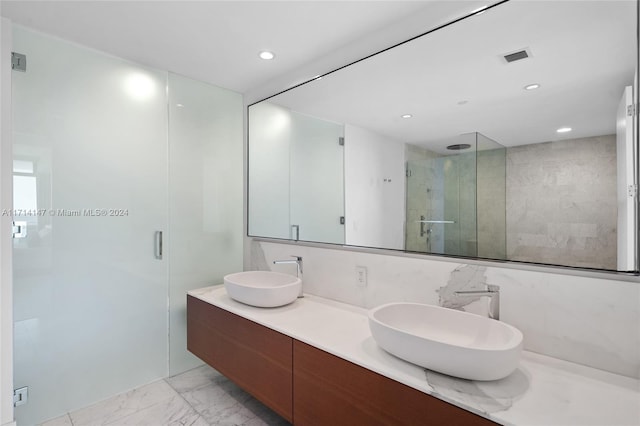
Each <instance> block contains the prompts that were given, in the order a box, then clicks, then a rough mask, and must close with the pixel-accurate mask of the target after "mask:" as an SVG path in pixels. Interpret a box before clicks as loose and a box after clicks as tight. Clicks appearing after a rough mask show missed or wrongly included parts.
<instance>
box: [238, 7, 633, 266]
mask: <svg viewBox="0 0 640 426" xmlns="http://www.w3.org/2000/svg"><path fill="white" fill-rule="evenodd" d="M637 8H638V4H637V2H636V1H609V0H603V1H545V2H540V1H520V0H510V1H506V2H501V3H499V4H495V5H493V6H490V7H489V8H487V9H485V10H483V11H481V12H480V13H476V14H474V15H472V16H468V17H466V18H464V19H461V20H458V21H457V22H455V23H452V24H449V25H444V26H442V27H441V28H438V29H436V30H434V31H430V32H428V33H426V34H424V35H422V36H420V37H417V38H414V39H412V40H410V41H407V42H405V43H402V44H400V45H398V46H395V47H394V48H392V49H388V50H386V51H384V52H381V53H379V54H377V55H374V56H372V57H369V58H367V59H364V60H362V61H358V62H356V63H354V64H352V65H349V66H347V67H344V68H341V69H339V70H337V71H334V72H332V73H329V74H326V75H324V76H322V77H318V78H316V79H314V80H312V81H310V82H308V83H306V84H303V85H300V86H298V87H295V88H293V89H290V90H288V91H285V92H283V93H280V94H278V95H276V96H273V97H270V98H268V99H266V100H264V101H261V102H258V103H255V104H253V105H251V106H250V107H249V176H248V178H249V180H248V186H249V199H248V235H249V236H255V237H266V238H280V239H290V240H300V241H312V242H322V243H334V244H340V245H349V246H360V247H373V248H384V249H395V250H404V251H408V252H422V253H433V254H441V255H450V256H462V257H471V258H483V259H499V260H507V261H517V262H530V263H538V264H548V265H562V266H569V267H578V268H594V269H601V270H611V271H625V272H637V271H638V263H637V262H638V256H637V240H638V220H637V216H638V207H637V206H638V198H637V194H636V192H637V191H636V188H637V180H638V172H637V162H638V113H637V102H638V101H637V94H638V84H637V81H638V69H637V68H638V30H637V26H638V12H637ZM633 105H636V107H635V111H634V107H633Z"/></svg>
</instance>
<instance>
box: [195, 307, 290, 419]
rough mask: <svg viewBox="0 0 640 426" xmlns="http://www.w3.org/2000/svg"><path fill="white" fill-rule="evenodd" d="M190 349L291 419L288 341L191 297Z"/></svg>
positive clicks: (258, 325) (262, 327)
mask: <svg viewBox="0 0 640 426" xmlns="http://www.w3.org/2000/svg"><path fill="white" fill-rule="evenodd" d="M187 349H188V350H189V351H190V352H192V353H193V354H195V355H196V356H197V357H199V358H200V359H202V360H203V361H204V362H206V363H207V364H209V365H210V366H212V367H213V368H215V369H216V370H218V371H219V372H220V373H222V374H223V375H225V376H227V377H228V378H229V379H231V380H233V381H234V382H235V383H236V384H237V385H238V386H240V387H241V388H243V389H244V390H246V391H247V392H249V393H250V394H252V395H253V396H254V397H256V398H257V399H258V400H260V401H261V402H263V403H264V404H265V405H267V406H269V407H270V408H271V409H273V410H274V411H275V412H277V413H278V414H280V415H281V416H283V417H284V418H285V419H287V420H289V421H292V419H293V389H292V383H293V374H292V363H293V360H292V356H293V340H292V339H291V338H290V337H288V336H285V335H283V334H281V333H278V332H277V331H274V330H271V329H270V328H267V327H264V326H262V325H260V324H256V323H255V322H253V321H249V320H247V319H245V318H242V317H240V316H238V315H235V314H232V313H230V312H228V311H225V310H224V309H220V308H218V307H216V306H213V305H211V304H209V303H206V302H203V301H202V300H199V299H197V298H195V297H193V296H187Z"/></svg>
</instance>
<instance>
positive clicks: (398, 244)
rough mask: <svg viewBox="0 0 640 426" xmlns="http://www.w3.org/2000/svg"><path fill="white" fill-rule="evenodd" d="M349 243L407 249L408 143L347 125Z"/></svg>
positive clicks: (346, 160) (347, 228) (347, 215)
mask: <svg viewBox="0 0 640 426" xmlns="http://www.w3.org/2000/svg"><path fill="white" fill-rule="evenodd" d="M344 133H345V151H344V156H345V164H346V166H345V171H344V177H345V182H344V186H345V217H346V229H345V233H346V243H347V244H349V245H353V246H365V247H386V248H392V249H398V250H402V249H404V221H405V202H404V193H405V183H404V178H405V158H404V144H403V143H401V142H398V141H394V140H391V139H389V138H387V137H385V136H382V135H379V134H377V133H374V132H372V131H370V130H367V129H364V128H362V127H358V126H353V125H350V124H346V125H345V130H344Z"/></svg>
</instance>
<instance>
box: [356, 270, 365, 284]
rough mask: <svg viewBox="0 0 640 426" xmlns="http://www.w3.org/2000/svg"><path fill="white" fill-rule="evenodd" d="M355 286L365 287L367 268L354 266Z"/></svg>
mask: <svg viewBox="0 0 640 426" xmlns="http://www.w3.org/2000/svg"><path fill="white" fill-rule="evenodd" d="M356 285H357V286H358V287H366V286H367V267H366V266H356Z"/></svg>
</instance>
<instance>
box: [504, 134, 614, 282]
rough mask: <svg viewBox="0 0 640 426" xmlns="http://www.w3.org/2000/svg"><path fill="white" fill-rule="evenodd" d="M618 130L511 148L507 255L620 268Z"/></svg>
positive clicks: (525, 258)
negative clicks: (618, 241) (617, 258)
mask: <svg viewBox="0 0 640 426" xmlns="http://www.w3.org/2000/svg"><path fill="white" fill-rule="evenodd" d="M616 190H617V188H616V137H615V135H608V136H598V137H590V138H582V139H571V140H565V141H559V142H546V143H540V144H533V145H526V146H522V147H513V148H508V149H507V212H508V214H507V258H508V259H510V260H522V261H528V262H539V263H553V264H562V265H567V266H578V267H591V268H600V269H616V251H617V239H616V228H617V199H616Z"/></svg>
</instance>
